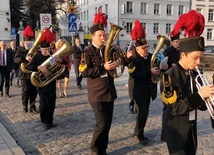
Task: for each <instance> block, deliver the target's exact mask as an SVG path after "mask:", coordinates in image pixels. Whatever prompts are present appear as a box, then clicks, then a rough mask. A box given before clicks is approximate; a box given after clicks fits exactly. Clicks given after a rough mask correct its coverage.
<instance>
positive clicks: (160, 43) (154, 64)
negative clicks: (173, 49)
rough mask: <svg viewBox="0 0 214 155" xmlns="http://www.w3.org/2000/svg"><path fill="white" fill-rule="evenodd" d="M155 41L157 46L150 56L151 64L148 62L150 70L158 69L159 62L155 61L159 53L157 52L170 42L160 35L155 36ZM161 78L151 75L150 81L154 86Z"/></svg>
mask: <svg viewBox="0 0 214 155" xmlns="http://www.w3.org/2000/svg"><path fill="white" fill-rule="evenodd" d="M157 39H158V44H157V46H156V47H155V51H154V53H153V55H152V58H151V62H150V67H151V68H154V67H158V68H159V65H160V61H157V60H156V59H157V55H158V53H159V51H160V50H161V48H162V47H163V46H164V45H166V44H169V43H170V41H169V39H168V38H167V37H165V36H162V35H158V36H157ZM160 78H161V75H160V74H159V75H152V77H151V81H152V82H153V83H154V84H156V83H158V81H159V80H160Z"/></svg>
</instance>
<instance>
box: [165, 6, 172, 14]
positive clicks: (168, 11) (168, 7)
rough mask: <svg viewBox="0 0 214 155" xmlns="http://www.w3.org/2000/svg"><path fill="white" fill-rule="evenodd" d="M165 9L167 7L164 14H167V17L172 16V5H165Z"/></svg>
mask: <svg viewBox="0 0 214 155" xmlns="http://www.w3.org/2000/svg"><path fill="white" fill-rule="evenodd" d="M166 7H167V8H166V14H167V15H172V5H170V4H167V6H166Z"/></svg>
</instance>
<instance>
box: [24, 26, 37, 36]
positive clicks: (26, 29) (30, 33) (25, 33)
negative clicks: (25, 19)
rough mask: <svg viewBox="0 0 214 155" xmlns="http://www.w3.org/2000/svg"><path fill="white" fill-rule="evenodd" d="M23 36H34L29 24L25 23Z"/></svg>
mask: <svg viewBox="0 0 214 155" xmlns="http://www.w3.org/2000/svg"><path fill="white" fill-rule="evenodd" d="M23 36H27V37H32V38H33V37H34V32H33V30H32V28H31V27H30V26H29V25H27V26H26V28H25V29H24V31H23Z"/></svg>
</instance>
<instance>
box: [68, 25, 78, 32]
mask: <svg viewBox="0 0 214 155" xmlns="http://www.w3.org/2000/svg"><path fill="white" fill-rule="evenodd" d="M68 31H69V32H77V23H68Z"/></svg>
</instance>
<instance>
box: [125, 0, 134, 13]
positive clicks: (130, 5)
mask: <svg viewBox="0 0 214 155" xmlns="http://www.w3.org/2000/svg"><path fill="white" fill-rule="evenodd" d="M132 5H133V2H127V5H126V6H127V8H126V12H127V13H132V11H133V9H132Z"/></svg>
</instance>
